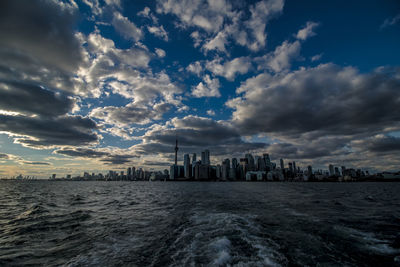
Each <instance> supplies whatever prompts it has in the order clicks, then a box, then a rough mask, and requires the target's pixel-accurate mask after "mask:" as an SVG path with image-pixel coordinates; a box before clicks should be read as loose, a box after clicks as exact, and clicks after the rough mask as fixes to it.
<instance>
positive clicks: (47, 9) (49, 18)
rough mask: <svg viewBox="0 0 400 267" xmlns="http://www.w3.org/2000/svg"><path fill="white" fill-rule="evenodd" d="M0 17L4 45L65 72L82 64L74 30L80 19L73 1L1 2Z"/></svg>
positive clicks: (0, 36) (1, 36)
mask: <svg viewBox="0 0 400 267" xmlns="http://www.w3.org/2000/svg"><path fill="white" fill-rule="evenodd" d="M0 18H1V19H0V46H1V47H3V48H8V49H10V50H13V51H19V53H21V54H24V55H30V56H32V55H34V57H35V60H37V61H39V62H42V63H43V64H44V65H46V66H54V67H57V68H59V69H61V70H64V71H71V70H74V69H75V67H76V66H77V65H79V64H80V62H81V60H82V57H81V56H82V54H81V53H80V52H79V51H80V44H79V42H78V40H77V38H76V37H75V36H74V32H73V30H72V29H73V27H74V26H75V22H76V18H77V7H76V6H75V5H74V4H68V3H64V2H57V1H24V2H20V1H7V2H4V3H2V8H1V10H0ZM44 40H45V41H44Z"/></svg>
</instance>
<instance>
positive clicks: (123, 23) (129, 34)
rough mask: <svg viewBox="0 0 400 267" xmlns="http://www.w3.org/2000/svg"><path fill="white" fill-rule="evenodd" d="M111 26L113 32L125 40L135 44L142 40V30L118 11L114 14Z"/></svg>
mask: <svg viewBox="0 0 400 267" xmlns="http://www.w3.org/2000/svg"><path fill="white" fill-rule="evenodd" d="M112 25H113V26H114V28H115V30H116V31H117V32H119V33H120V34H121V35H122V36H123V37H125V38H126V39H131V40H134V41H136V42H137V41H139V40H140V39H142V38H143V32H142V30H141V29H140V28H138V27H137V26H136V25H135V24H134V23H133V22H131V21H130V20H129V19H128V18H127V17H124V16H122V14H121V13H119V12H118V11H115V12H114V15H113V19H112Z"/></svg>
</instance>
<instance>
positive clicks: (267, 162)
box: [263, 153, 272, 171]
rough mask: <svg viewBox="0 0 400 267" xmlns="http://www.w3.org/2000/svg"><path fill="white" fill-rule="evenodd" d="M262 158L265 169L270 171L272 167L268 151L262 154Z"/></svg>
mask: <svg viewBox="0 0 400 267" xmlns="http://www.w3.org/2000/svg"><path fill="white" fill-rule="evenodd" d="M263 159H264V163H265V168H266V170H267V171H270V170H271V169H272V167H271V159H270V158H269V154H268V153H265V154H263Z"/></svg>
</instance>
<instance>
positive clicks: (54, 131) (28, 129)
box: [0, 115, 98, 147]
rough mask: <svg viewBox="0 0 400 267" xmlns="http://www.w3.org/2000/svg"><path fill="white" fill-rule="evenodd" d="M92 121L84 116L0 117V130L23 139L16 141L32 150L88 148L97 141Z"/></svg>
mask: <svg viewBox="0 0 400 267" xmlns="http://www.w3.org/2000/svg"><path fill="white" fill-rule="evenodd" d="M96 128H97V126H96V123H95V122H94V121H92V120H91V119H88V118H84V117H82V116H64V117H57V118H42V117H26V116H8V115H0V131H3V132H6V133H8V134H9V135H18V136H23V137H21V138H17V139H16V141H17V142H18V143H21V144H23V145H25V146H30V147H48V146H54V145H58V146H60V145H71V146H78V145H87V144H90V143H94V142H96V141H97V140H98V136H97V135H96V134H95V133H94V132H93V130H95V129H96Z"/></svg>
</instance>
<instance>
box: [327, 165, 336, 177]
mask: <svg viewBox="0 0 400 267" xmlns="http://www.w3.org/2000/svg"><path fill="white" fill-rule="evenodd" d="M328 167H329V175H330V176H333V175H335V169H334V168H333V165H332V164H329V166H328Z"/></svg>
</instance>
